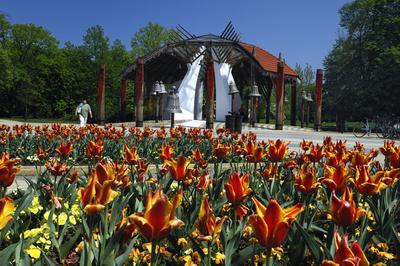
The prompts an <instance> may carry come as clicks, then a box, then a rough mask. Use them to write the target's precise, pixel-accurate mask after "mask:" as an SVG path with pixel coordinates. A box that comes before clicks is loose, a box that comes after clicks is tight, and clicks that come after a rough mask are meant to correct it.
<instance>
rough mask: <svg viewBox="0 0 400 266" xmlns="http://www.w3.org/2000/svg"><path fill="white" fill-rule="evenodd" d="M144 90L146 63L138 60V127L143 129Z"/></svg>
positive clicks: (136, 104)
mask: <svg viewBox="0 0 400 266" xmlns="http://www.w3.org/2000/svg"><path fill="white" fill-rule="evenodd" d="M143 88H144V62H143V59H138V60H137V62H136V77H135V108H136V127H143Z"/></svg>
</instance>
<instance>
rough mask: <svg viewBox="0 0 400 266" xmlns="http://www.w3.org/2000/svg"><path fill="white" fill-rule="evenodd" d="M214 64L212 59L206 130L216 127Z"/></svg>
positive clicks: (210, 63)
mask: <svg viewBox="0 0 400 266" xmlns="http://www.w3.org/2000/svg"><path fill="white" fill-rule="evenodd" d="M214 83H215V80H214V62H213V60H212V59H209V60H208V61H207V105H206V106H207V108H208V109H207V119H206V128H211V129H212V128H213V127H214V85H215V84H214Z"/></svg>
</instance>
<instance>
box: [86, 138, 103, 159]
mask: <svg viewBox="0 0 400 266" xmlns="http://www.w3.org/2000/svg"><path fill="white" fill-rule="evenodd" d="M103 151H104V146H103V142H102V141H101V139H98V140H97V141H96V142H94V141H92V140H89V141H88V143H87V146H86V156H87V157H88V158H90V159H100V157H101V156H102V155H103Z"/></svg>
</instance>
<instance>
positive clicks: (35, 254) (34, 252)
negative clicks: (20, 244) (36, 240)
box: [25, 245, 41, 259]
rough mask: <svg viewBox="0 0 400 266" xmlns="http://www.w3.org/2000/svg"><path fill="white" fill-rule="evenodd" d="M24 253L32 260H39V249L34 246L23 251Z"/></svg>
mask: <svg viewBox="0 0 400 266" xmlns="http://www.w3.org/2000/svg"><path fill="white" fill-rule="evenodd" d="M25 252H26V253H27V254H28V255H29V256H30V257H31V258H33V259H39V258H40V254H41V251H40V248H38V247H37V246H35V245H30V246H29V247H28V248H26V249H25Z"/></svg>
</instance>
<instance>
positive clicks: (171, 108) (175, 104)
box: [167, 86, 182, 113]
mask: <svg viewBox="0 0 400 266" xmlns="http://www.w3.org/2000/svg"><path fill="white" fill-rule="evenodd" d="M167 111H168V112H170V113H182V110H181V105H180V103H179V96H178V95H177V94H176V87H175V86H173V87H172V89H171V93H170V94H169V95H168V107H167Z"/></svg>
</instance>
